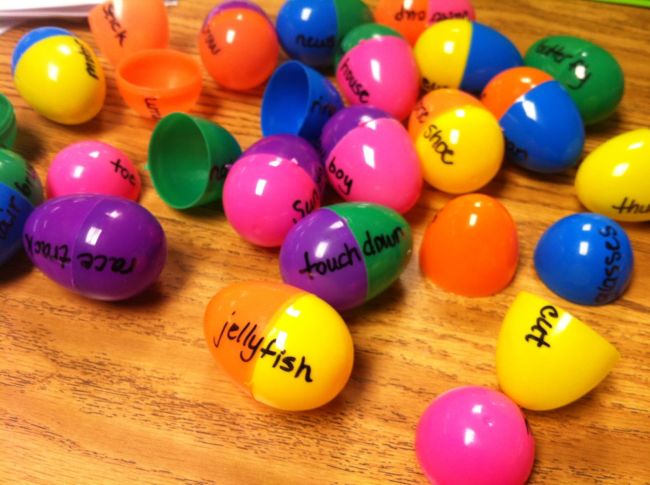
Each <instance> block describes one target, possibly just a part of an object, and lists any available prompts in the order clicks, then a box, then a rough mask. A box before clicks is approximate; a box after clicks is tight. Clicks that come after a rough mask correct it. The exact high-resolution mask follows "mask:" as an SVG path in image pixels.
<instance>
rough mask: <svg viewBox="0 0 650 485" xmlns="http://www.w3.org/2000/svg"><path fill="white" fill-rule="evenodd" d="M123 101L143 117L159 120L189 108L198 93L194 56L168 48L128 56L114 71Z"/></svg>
mask: <svg viewBox="0 0 650 485" xmlns="http://www.w3.org/2000/svg"><path fill="white" fill-rule="evenodd" d="M116 76H117V87H118V89H119V91H120V94H121V95H122V99H124V102H125V103H126V104H127V105H128V106H130V107H131V108H132V109H133V110H135V111H136V112H137V113H138V114H139V115H140V116H144V117H145V118H153V119H160V118H162V117H163V116H166V115H168V114H170V113H174V112H179V111H180V112H186V111H189V110H190V109H192V107H193V106H194V104H195V103H196V101H197V100H198V99H199V95H200V94H201V87H202V81H201V68H200V67H199V65H198V63H197V62H196V61H195V60H194V57H192V56H190V55H188V54H184V53H182V52H178V51H175V50H172V49H150V50H143V51H139V52H136V53H134V54H131V55H130V56H128V57H127V58H126V59H124V61H123V62H121V63H120V65H119V67H118V68H117V73H116Z"/></svg>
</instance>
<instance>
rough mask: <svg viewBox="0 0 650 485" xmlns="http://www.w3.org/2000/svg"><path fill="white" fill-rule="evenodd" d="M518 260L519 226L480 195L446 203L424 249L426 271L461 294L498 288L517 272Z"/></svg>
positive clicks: (426, 235)
mask: <svg viewBox="0 0 650 485" xmlns="http://www.w3.org/2000/svg"><path fill="white" fill-rule="evenodd" d="M518 260H519V242H518V238H517V228H516V227H515V223H514V221H513V220H512V217H511V216H510V213H509V212H508V210H507V209H506V208H505V207H504V206H503V205H502V204H501V203H500V202H499V201H497V200H496V199H493V198H492V197H489V196H487V195H482V194H468V195H463V196H460V197H457V198H455V199H453V200H451V201H450V202H448V203H447V204H446V205H445V206H444V207H443V208H442V209H441V210H440V211H439V212H438V213H437V214H436V216H435V217H434V219H433V221H432V222H431V223H430V224H429V226H428V227H427V229H426V231H425V233H424V238H423V240H422V246H421V248H420V267H421V268H422V271H423V272H424V274H425V275H426V276H427V277H428V278H430V279H431V280H432V281H433V282H434V283H435V284H436V285H438V286H440V287H441V288H443V289H444V290H447V291H451V292H453V293H457V294H459V295H463V296H489V295H494V294H495V293H498V292H500V291H501V290H503V289H504V288H505V287H506V286H508V284H509V283H510V281H511V280H512V278H513V277H514V275H515V272H516V270H517V262H518Z"/></svg>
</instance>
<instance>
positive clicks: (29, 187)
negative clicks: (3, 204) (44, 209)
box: [0, 149, 43, 206]
mask: <svg viewBox="0 0 650 485" xmlns="http://www.w3.org/2000/svg"><path fill="white" fill-rule="evenodd" d="M0 185H6V186H7V187H9V188H10V189H13V190H16V191H18V192H19V193H20V194H21V195H22V196H23V197H25V198H26V199H27V200H28V201H29V203H30V204H31V205H33V206H37V205H38V204H40V203H41V202H43V186H42V185H41V180H40V179H39V178H38V175H37V174H36V172H35V171H34V169H33V168H32V167H30V166H29V165H28V164H27V162H26V161H25V159H24V158H23V157H21V156H20V155H18V154H17V153H14V152H12V151H10V150H5V149H0Z"/></svg>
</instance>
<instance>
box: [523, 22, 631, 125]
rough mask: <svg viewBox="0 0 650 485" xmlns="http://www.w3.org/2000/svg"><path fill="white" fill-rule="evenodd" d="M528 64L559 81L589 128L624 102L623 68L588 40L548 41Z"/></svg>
mask: <svg viewBox="0 0 650 485" xmlns="http://www.w3.org/2000/svg"><path fill="white" fill-rule="evenodd" d="M524 62H525V64H526V65H527V66H531V67H536V68H538V69H541V70H542V71H545V72H547V73H549V74H550V75H551V76H553V77H554V78H555V79H556V80H557V81H559V82H560V83H561V84H562V86H564V88H565V89H566V90H567V92H568V93H569V95H570V96H571V99H573V101H574V102H575V104H576V106H577V107H578V110H579V111H580V115H581V116H582V120H583V121H584V123H585V124H587V125H591V124H593V123H597V122H599V121H602V120H604V119H605V118H607V117H608V116H609V115H611V114H612V113H613V112H614V111H615V110H616V107H617V106H618V104H619V103H620V102H621V99H622V98H623V92H624V91H625V78H624V76H623V70H622V69H621V66H620V64H619V63H618V61H617V60H616V59H615V58H614V56H612V55H611V54H610V53H609V52H607V51H606V50H605V49H603V48H602V47H600V46H598V45H596V44H594V43H592V42H589V41H588V40H585V39H581V38H579V37H571V36H567V35H554V36H550V37H544V38H543V39H540V40H538V41H537V42H535V43H534V44H533V45H532V46H531V47H530V49H528V52H526V56H525V57H524Z"/></svg>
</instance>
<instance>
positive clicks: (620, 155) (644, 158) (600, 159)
mask: <svg viewBox="0 0 650 485" xmlns="http://www.w3.org/2000/svg"><path fill="white" fill-rule="evenodd" d="M575 183H576V192H577V194H578V198H579V199H580V202H582V204H583V205H584V206H585V207H586V208H587V209H589V210H590V211H593V212H599V213H601V214H605V215H606V216H609V217H611V218H612V219H616V220H618V221H627V222H643V221H650V129H648V128H642V129H639V130H634V131H629V132H627V133H624V134H622V135H619V136H616V137H614V138H612V139H611V140H609V141H607V142H606V143H603V144H602V145H601V146H599V147H598V148H596V149H595V150H594V151H593V152H591V153H590V154H589V155H588V156H587V157H586V158H585V159H584V160H583V162H582V163H581V164H580V167H579V168H578V173H577V175H576V182H575Z"/></svg>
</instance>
